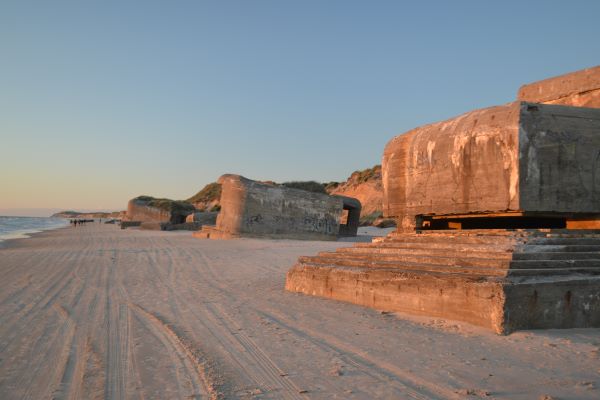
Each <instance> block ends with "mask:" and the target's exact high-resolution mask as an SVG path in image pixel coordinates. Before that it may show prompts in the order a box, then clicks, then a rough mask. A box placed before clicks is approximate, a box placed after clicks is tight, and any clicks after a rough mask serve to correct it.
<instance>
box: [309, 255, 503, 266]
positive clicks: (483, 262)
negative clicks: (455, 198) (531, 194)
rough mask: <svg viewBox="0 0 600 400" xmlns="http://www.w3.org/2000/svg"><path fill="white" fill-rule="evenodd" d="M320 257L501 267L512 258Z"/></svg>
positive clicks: (427, 256) (419, 256)
mask: <svg viewBox="0 0 600 400" xmlns="http://www.w3.org/2000/svg"><path fill="white" fill-rule="evenodd" d="M318 257H327V258H330V259H337V260H362V261H363V262H379V261H390V262H414V263H420V264H435V265H450V266H454V265H463V266H475V267H478V268H500V269H508V268H509V267H510V263H511V259H510V258H505V259H499V258H487V257H486V258H477V257H470V256H466V257H445V256H431V255H426V254H422V255H414V254H410V253H407V254H402V255H398V254H393V255H389V254H369V253H328V252H322V253H319V254H318Z"/></svg>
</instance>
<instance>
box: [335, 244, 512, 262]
mask: <svg viewBox="0 0 600 400" xmlns="http://www.w3.org/2000/svg"><path fill="white" fill-rule="evenodd" d="M336 253H339V254H368V255H385V256H395V257H405V256H419V257H421V256H431V257H446V258H449V257H451V258H457V257H459V258H474V259H499V260H511V259H512V253H509V252H507V251H493V252H492V251H469V250H464V251H461V250H457V249H449V248H442V249H436V248H429V249H427V248H420V249H413V248H397V247H391V248H390V247H371V248H365V247H345V248H341V249H338V250H337V251H336Z"/></svg>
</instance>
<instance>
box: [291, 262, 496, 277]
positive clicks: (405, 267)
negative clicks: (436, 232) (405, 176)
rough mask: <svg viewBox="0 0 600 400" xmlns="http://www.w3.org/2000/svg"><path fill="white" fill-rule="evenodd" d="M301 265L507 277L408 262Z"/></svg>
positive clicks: (482, 270) (492, 272) (488, 271)
mask: <svg viewBox="0 0 600 400" xmlns="http://www.w3.org/2000/svg"><path fill="white" fill-rule="evenodd" d="M298 262H299V263H300V264H301V265H306V266H311V267H320V268H334V269H339V268H344V269H347V268H357V269H361V270H364V271H365V272H367V271H371V270H378V271H379V270H387V271H393V272H396V273H398V272H410V273H420V274H423V275H425V274H430V273H434V274H437V275H439V276H443V275H445V274H452V275H455V276H472V277H478V278H485V277H496V278H497V277H505V276H507V270H504V269H493V268H475V267H457V266H454V267H453V266H444V265H436V264H423V263H410V262H403V263H398V262H384V261H382V262H371V263H365V262H364V261H359V260H336V259H325V258H321V257H314V258H313V259H310V258H301V259H299V260H298Z"/></svg>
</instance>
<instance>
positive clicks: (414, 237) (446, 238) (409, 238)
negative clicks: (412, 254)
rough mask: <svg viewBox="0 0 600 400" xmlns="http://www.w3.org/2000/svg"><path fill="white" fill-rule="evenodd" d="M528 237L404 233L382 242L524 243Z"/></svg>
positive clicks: (389, 237)
mask: <svg viewBox="0 0 600 400" xmlns="http://www.w3.org/2000/svg"><path fill="white" fill-rule="evenodd" d="M525 240H526V238H524V237H514V236H481V235H480V236H465V235H420V234H404V235H402V236H386V237H385V239H383V240H382V241H381V242H380V243H429V244H432V243H444V244H446V243H447V244H459V243H460V244H491V245H502V244H506V245H510V244H513V243H524V242H525Z"/></svg>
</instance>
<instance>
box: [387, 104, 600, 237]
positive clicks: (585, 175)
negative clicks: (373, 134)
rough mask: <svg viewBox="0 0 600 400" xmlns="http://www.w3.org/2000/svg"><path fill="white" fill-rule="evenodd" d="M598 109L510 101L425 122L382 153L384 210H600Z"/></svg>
mask: <svg viewBox="0 0 600 400" xmlns="http://www.w3.org/2000/svg"><path fill="white" fill-rule="evenodd" d="M599 154H600V110H598V109H588V108H579V107H567V106H556V105H547V104H536V103H521V102H515V103H510V104H507V105H504V106H499V107H491V108H486V109H483V110H476V111H472V112H469V113H466V114H463V115H461V116H459V117H457V118H454V119H450V120H448V121H444V122H439V123H435V124H431V125H426V126H423V127H420V128H417V129H414V130H412V131H409V132H407V133H405V134H404V135H401V136H397V137H395V138H394V139H392V140H391V141H390V142H389V143H388V145H387V146H386V148H385V151H384V155H383V165H382V168H383V183H384V213H386V215H388V216H392V217H397V218H399V219H400V220H401V221H400V222H401V227H403V228H404V229H410V228H411V227H414V217H415V216H416V215H428V214H437V215H444V214H469V213H497V212H507V211H521V212H562V213H598V212H600V202H598V201H597V200H598V194H599V193H598V192H599V191H600V186H599V185H600V183H598V180H599V179H600V171H599V170H598V168H600V156H599Z"/></svg>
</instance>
